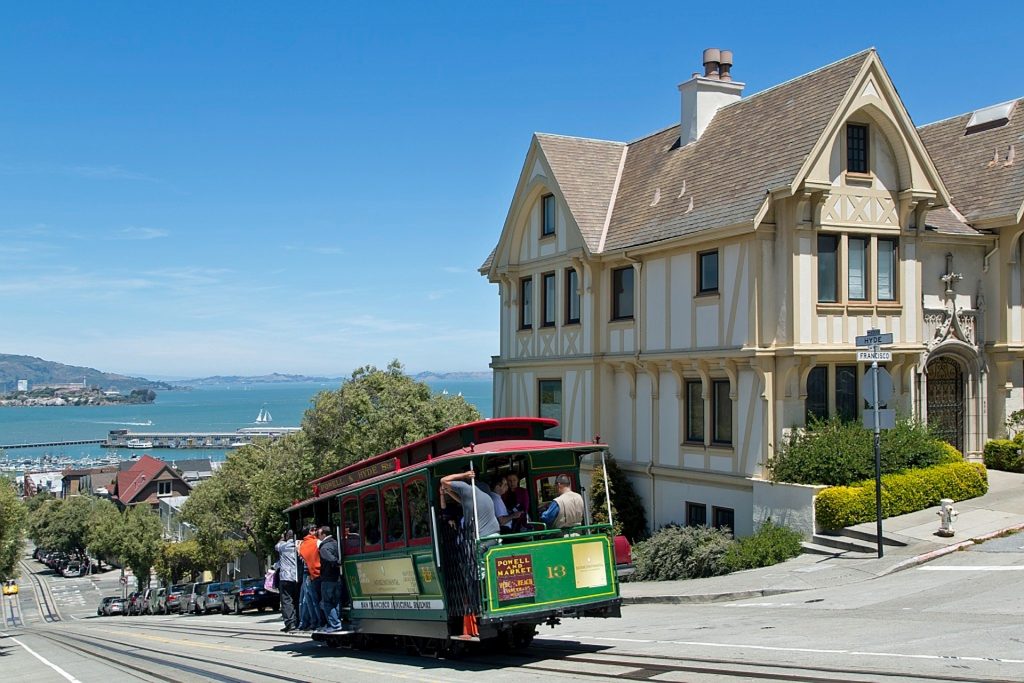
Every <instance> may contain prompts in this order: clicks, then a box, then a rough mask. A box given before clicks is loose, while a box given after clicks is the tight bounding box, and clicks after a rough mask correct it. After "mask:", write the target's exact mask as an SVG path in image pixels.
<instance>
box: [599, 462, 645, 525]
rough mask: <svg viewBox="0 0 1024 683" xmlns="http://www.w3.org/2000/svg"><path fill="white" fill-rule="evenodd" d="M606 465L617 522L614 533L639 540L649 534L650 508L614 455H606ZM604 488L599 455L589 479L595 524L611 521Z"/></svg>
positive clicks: (614, 515) (615, 520)
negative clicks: (648, 508) (648, 519)
mask: <svg viewBox="0 0 1024 683" xmlns="http://www.w3.org/2000/svg"><path fill="white" fill-rule="evenodd" d="M605 466H606V467H607V470H608V481H609V482H610V483H611V488H612V516H613V518H614V522H615V533H616V534H622V535H623V536H625V537H626V538H628V539H629V541H630V542H631V543H636V542H637V541H640V540H642V539H644V538H646V537H647V511H646V510H645V508H644V503H643V501H642V500H641V499H640V496H639V495H637V492H636V490H635V489H634V488H633V484H632V483H631V482H630V481H629V478H628V477H626V475H625V473H624V472H623V471H622V470H621V469H620V468H619V465H618V463H616V462H615V458H614V457H612V456H611V455H610V454H608V453H606V454H605ZM604 488H605V487H604V475H603V472H602V470H601V459H600V457H596V458H595V459H594V472H593V474H592V475H591V479H590V510H591V513H590V514H591V518H592V519H593V520H594V523H595V524H600V523H602V522H607V521H608V504H607V499H606V498H605V491H604Z"/></svg>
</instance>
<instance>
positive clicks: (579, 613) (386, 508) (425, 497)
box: [286, 417, 621, 655]
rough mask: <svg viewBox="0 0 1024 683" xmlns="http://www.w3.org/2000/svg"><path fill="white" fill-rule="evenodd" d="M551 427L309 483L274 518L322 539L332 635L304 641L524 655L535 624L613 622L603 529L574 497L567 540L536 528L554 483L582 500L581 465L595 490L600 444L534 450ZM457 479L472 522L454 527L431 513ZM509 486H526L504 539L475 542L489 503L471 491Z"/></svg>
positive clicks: (422, 451) (510, 430) (545, 422)
mask: <svg viewBox="0 0 1024 683" xmlns="http://www.w3.org/2000/svg"><path fill="white" fill-rule="evenodd" d="M557 425H558V422H557V420H552V419H547V418H532V417H516V418H496V419H489V420H481V421H478V422H471V423H467V424H463V425H460V426H457V427H452V428H450V429H447V430H445V431H443V432H440V433H438V434H435V435H433V436H430V437H427V438H425V439H422V440H419V441H416V442H414V443H410V444H407V445H405V446H402V447H400V448H397V449H395V450H392V451H389V452H387V453H382V454H380V455H377V456H374V457H371V458H368V459H366V460H363V461H360V462H358V463H355V464H353V465H350V466H348V467H345V468H343V469H341V470H338V471H337V472H334V473H332V474H329V475H327V476H324V477H321V478H319V479H316V480H314V481H313V482H311V484H312V489H313V495H312V497H311V498H309V499H308V500H305V501H303V502H301V503H297V504H295V505H293V506H292V507H291V508H289V509H288V510H287V511H286V512H287V514H288V515H289V523H290V526H291V528H292V529H293V530H295V531H297V532H298V531H299V530H301V529H304V528H308V526H309V525H311V524H313V523H316V524H318V525H328V526H330V527H331V529H332V530H334V532H335V533H336V534H337V537H338V543H339V546H340V548H341V554H342V566H343V570H342V571H343V574H342V581H343V582H344V589H345V590H344V597H343V599H342V609H341V613H342V616H343V619H344V624H345V626H344V628H343V630H341V631H336V632H333V633H321V632H316V633H314V634H313V638H314V639H315V640H319V641H323V642H326V643H327V644H328V645H332V646H339V645H355V646H363V645H366V644H368V643H370V642H371V641H372V640H375V639H380V638H385V637H386V638H394V639H397V640H398V641H399V642H400V643H401V644H404V645H405V646H406V647H407V648H408V649H410V650H413V651H416V652H421V653H430V654H442V655H451V654H454V653H456V652H458V651H460V650H461V649H464V646H465V644H466V643H468V642H481V641H494V640H498V641H503V642H505V643H506V644H508V645H510V646H512V647H525V646H526V645H528V644H529V643H530V642H531V640H532V639H533V637H534V635H535V634H536V628H537V626H538V625H540V624H549V625H552V626H554V625H556V624H558V623H559V622H560V620H561V619H563V618H568V617H604V618H606V617H618V616H620V605H621V599H620V597H619V584H618V578H617V576H616V571H615V555H614V541H613V531H612V525H611V524H610V523H602V524H592V523H590V522H591V514H590V512H591V511H590V510H589V509H588V507H587V504H586V496H585V495H584V496H583V516H582V519H576V520H569V521H570V522H571V523H570V525H568V526H566V527H565V528H548V526H547V525H546V524H544V523H543V522H541V521H540V518H541V514H542V510H543V509H545V508H546V507H547V505H548V504H549V503H550V501H552V500H553V499H554V498H555V497H556V496H557V488H556V482H561V483H562V485H563V486H564V484H565V482H566V479H568V482H569V488H571V489H572V490H573V491H576V492H581V487H580V461H581V460H582V459H583V458H584V457H586V456H591V455H593V456H594V458H595V460H597V461H599V462H600V463H601V470H600V476H604V477H605V481H606V482H607V472H606V471H605V470H604V452H605V451H606V450H607V446H606V445H603V444H597V443H570V442H560V441H554V440H551V439H546V438H545V437H544V433H545V431H546V430H548V429H551V428H552V427H556V426H557ZM469 471H472V473H473V474H472V475H471V476H472V479H471V480H470V481H472V482H474V483H477V486H471V487H470V488H471V489H472V499H473V501H472V505H473V507H474V514H473V515H469V514H468V512H469V511H468V510H462V511H461V512H462V514H461V516H460V515H459V507H460V506H459V505H457V504H455V502H454V501H452V500H448V501H445V502H446V503H447V504H446V505H444V506H443V509H442V500H441V497H442V495H443V494H442V489H441V480H442V479H443V478H444V477H445V476H447V475H453V474H460V473H466V472H469ZM509 474H514V475H517V478H518V480H519V483H520V487H521V488H525V495H524V494H523V493H522V492H520V493H513V494H512V497H517V498H518V500H519V501H522V506H525V508H526V509H524V510H519V511H518V514H510V515H509V516H508V517H509V518H514V521H513V522H511V524H510V525H512V524H514V525H515V526H514V528H513V529H512V530H511V531H510V530H509V529H507V528H506V529H503V530H502V533H498V534H494V533H492V534H489V535H483V536H481V535H480V531H479V528H478V527H479V523H476V520H478V519H479V518H478V517H477V515H476V514H475V512H476V507H477V505H479V506H480V507H481V508H486V505H485V504H484V503H483V502H482V498H483V497H485V496H490V493H489V492H488V491H487V490H486V487H485V486H481V485H479V482H488V481H490V482H498V485H499V486H501V481H502V480H503V479H504V480H506V481H507V480H508V475H509ZM560 475H561V478H559V477H560ZM462 476H463V477H464V476H465V475H464V474H463V475H462ZM595 476H599V474H598V473H595ZM463 490H465V489H463ZM606 490H607V489H606ZM492 500H493V499H492ZM559 500H564V499H559ZM467 505H468V503H467ZM453 510H454V512H453ZM607 512H608V519H609V521H610V520H611V509H610V506H609V509H608V511H607ZM469 519H472V520H474V523H467V521H466V520H469ZM506 519H507V518H506ZM560 519H562V518H560ZM563 521H566V520H564V519H563ZM300 537H301V535H300Z"/></svg>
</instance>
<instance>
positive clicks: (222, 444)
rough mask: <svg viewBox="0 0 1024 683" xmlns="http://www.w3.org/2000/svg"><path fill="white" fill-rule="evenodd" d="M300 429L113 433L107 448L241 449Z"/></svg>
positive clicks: (126, 431) (247, 428)
mask: <svg viewBox="0 0 1024 683" xmlns="http://www.w3.org/2000/svg"><path fill="white" fill-rule="evenodd" d="M299 429H300V428H299V427H244V428H242V429H236V430H235V431H233V432H131V431H128V430H127V429H112V430H110V433H109V434H108V435H107V438H106V440H105V441H102V442H100V445H101V446H103V447H104V448H131V449H150V448H152V449H156V448H225V449H227V448H240V447H242V446H248V445H249V444H251V443H252V442H254V441H255V440H256V439H280V438H281V437H283V436H287V435H288V434H292V433H294V432H297V431H299Z"/></svg>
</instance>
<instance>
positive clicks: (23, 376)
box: [0, 353, 177, 407]
mask: <svg viewBox="0 0 1024 683" xmlns="http://www.w3.org/2000/svg"><path fill="white" fill-rule="evenodd" d="M176 388H177V387H173V386H171V385H170V384H167V383H166V382H154V381H151V380H148V379H145V378H143V377H129V376H128V375H119V374H116V373H111V372H101V371H99V370H96V369H95V368H87V367H82V366H78V365H65V364H64V363H57V362H55V361H50V360H44V359H42V358H37V357H35V356H19V355H14V354H8V353H0V407H7V406H104V405H115V404H121V403H152V402H153V401H154V399H156V392H157V390H172V389H176Z"/></svg>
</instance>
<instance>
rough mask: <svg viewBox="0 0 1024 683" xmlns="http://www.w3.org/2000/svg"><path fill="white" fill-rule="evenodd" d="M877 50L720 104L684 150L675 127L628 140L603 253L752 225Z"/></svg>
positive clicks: (788, 180) (791, 175)
mask: <svg viewBox="0 0 1024 683" xmlns="http://www.w3.org/2000/svg"><path fill="white" fill-rule="evenodd" d="M872 53H873V50H865V51H863V52H859V53H857V54H855V55H852V56H850V57H847V58H846V59H843V60H841V61H838V62H836V63H834V64H831V65H829V66H826V67H823V68H821V69H818V70H817V71H812V72H811V73H809V74H806V75H803V76H800V77H798V78H795V79H793V80H791V81H788V82H786V83H783V84H781V85H778V86H775V87H773V88H769V89H768V90H764V91H762V92H759V93H756V94H754V95H751V96H749V97H745V98H743V99H741V100H739V101H738V102H735V103H733V104H730V105H727V106H725V107H722V108H721V109H719V110H718V112H717V113H716V114H715V116H714V118H713V119H712V120H711V123H710V124H709V125H708V127H707V129H706V130H705V131H704V134H703V135H701V137H700V138H699V139H698V140H697V141H696V142H693V143H691V144H689V145H686V146H685V147H681V148H674V147H675V145H676V141H677V140H678V138H679V126H672V127H671V128H667V129H665V130H662V131H660V132H657V133H654V134H653V135H651V136H649V137H646V138H643V139H641V140H638V141H636V142H633V143H631V144H630V145H629V151H628V153H627V155H626V166H625V169H624V171H623V176H622V180H621V183H620V186H619V192H618V196H617V197H616V200H615V209H614V212H613V214H612V220H611V225H610V227H609V231H608V239H607V242H606V244H605V248H606V250H614V249H625V248H628V247H632V246H638V245H641V244H647V243H649V242H656V241H659V240H664V239H669V238H672V237H678V236H681V235H686V234H689V233H693V232H697V231H699V230H704V229H708V228H714V227H720V226H729V225H736V224H740V223H743V222H750V224H751V225H753V220H754V217H755V215H756V214H757V212H758V210H759V208H760V207H761V205H762V203H763V202H764V199H765V195H766V193H767V192H769V191H772V190H775V189H778V188H781V187H785V186H787V185H789V184H790V183H791V182H792V181H793V179H794V177H795V176H796V174H797V173H798V172H799V171H800V168H801V167H802V165H803V163H804V160H805V159H806V157H807V155H808V153H809V152H810V151H811V149H812V148H813V147H814V144H815V143H816V142H817V141H818V139H819V138H820V137H821V135H822V134H823V133H824V131H825V129H826V127H827V126H828V124H829V122H830V120H831V118H832V116H833V114H834V113H835V111H836V109H837V108H838V107H839V105H840V103H841V102H842V100H843V97H844V96H845V95H846V93H847V92H848V91H849V89H850V87H851V85H852V84H853V81H854V79H855V78H856V76H857V74H858V73H859V72H860V71H861V69H862V67H863V66H864V62H865V61H866V60H867V59H868V57H869V55H871V54H872ZM691 202H692V207H693V208H692V209H691V208H690V204H691Z"/></svg>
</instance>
